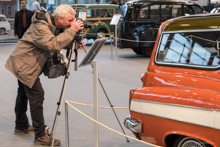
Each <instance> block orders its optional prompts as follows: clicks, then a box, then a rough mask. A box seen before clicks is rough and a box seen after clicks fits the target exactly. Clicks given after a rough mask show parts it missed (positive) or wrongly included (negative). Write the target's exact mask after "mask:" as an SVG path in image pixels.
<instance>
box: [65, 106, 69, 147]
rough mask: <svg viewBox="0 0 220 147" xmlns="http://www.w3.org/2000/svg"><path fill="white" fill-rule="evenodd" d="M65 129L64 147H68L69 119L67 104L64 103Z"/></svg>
mask: <svg viewBox="0 0 220 147" xmlns="http://www.w3.org/2000/svg"><path fill="white" fill-rule="evenodd" d="M65 128H66V147H69V118H68V104H67V103H65Z"/></svg>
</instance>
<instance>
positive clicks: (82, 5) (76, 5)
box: [72, 4, 119, 9]
mask: <svg viewBox="0 0 220 147" xmlns="http://www.w3.org/2000/svg"><path fill="white" fill-rule="evenodd" d="M72 7H82V8H87V9H92V8H93V9H94V8H119V6H118V5H114V4H75V5H72Z"/></svg>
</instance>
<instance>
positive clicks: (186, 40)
mask: <svg viewBox="0 0 220 147" xmlns="http://www.w3.org/2000/svg"><path fill="white" fill-rule="evenodd" d="M219 34H220V31H204V32H202V31H200V32H182V33H179V32H178V33H164V34H163V35H162V38H161V41H160V44H159V46H158V51H157V55H156V61H157V62H158V63H159V62H160V63H174V65H175V64H182V65H198V66H206V67H207V66H208V67H217V66H219V64H220V55H219V44H220V42H219V41H220V37H219Z"/></svg>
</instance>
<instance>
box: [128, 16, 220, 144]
mask: <svg viewBox="0 0 220 147" xmlns="http://www.w3.org/2000/svg"><path fill="white" fill-rule="evenodd" d="M219 45H220V14H217V13H216V14H201V15H192V16H184V17H179V18H174V19H171V20H168V21H166V22H164V23H163V24H162V25H161V26H160V28H159V31H158V36H157V40H156V43H155V46H154V49H153V52H152V57H151V59H150V62H149V66H148V70H147V71H146V72H145V73H144V75H143V77H142V81H143V87H142V88H141V89H136V90H131V91H130V100H129V109H130V115H129V116H127V117H126V119H125V121H124V124H125V126H126V127H127V128H128V129H130V130H131V131H132V132H133V133H134V134H135V135H136V137H137V138H139V139H141V140H144V141H146V142H149V143H152V144H155V145H159V146H163V147H220V139H219V137H220V46H219Z"/></svg>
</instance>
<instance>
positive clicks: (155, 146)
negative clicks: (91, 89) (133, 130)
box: [66, 101, 160, 147]
mask: <svg viewBox="0 0 220 147" xmlns="http://www.w3.org/2000/svg"><path fill="white" fill-rule="evenodd" d="M66 103H67V104H68V105H69V106H70V107H72V108H73V109H74V110H75V111H77V112H79V113H80V114H82V115H83V116H85V117H87V118H89V119H90V120H92V121H94V122H95V123H97V124H99V125H101V126H103V127H104V128H106V129H108V130H111V131H113V132H115V133H117V134H119V135H121V136H124V137H127V138H129V139H132V140H135V141H138V142H140V143H143V144H147V145H151V146H153V147H160V146H157V145H154V144H151V143H147V142H144V141H142V140H138V139H136V138H133V137H130V136H127V135H124V134H122V133H120V132H118V131H115V130H114V129H112V128H110V127H108V126H106V125H104V124H102V123H100V122H98V121H96V120H94V119H93V118H91V117H89V116H88V115H86V114H85V113H83V112H82V111H80V110H78V109H77V108H75V107H74V106H73V105H71V104H70V103H69V101H66Z"/></svg>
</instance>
